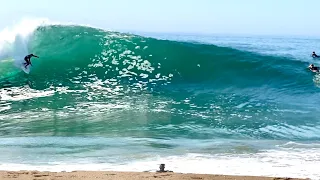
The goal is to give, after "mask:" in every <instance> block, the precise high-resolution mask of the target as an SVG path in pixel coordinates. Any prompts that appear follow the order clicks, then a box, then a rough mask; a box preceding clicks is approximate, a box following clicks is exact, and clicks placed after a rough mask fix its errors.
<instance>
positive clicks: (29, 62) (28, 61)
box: [24, 54, 39, 68]
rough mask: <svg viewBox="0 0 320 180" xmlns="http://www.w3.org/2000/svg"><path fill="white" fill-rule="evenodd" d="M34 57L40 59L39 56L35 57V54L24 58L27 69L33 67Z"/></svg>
mask: <svg viewBox="0 0 320 180" xmlns="http://www.w3.org/2000/svg"><path fill="white" fill-rule="evenodd" d="M32 57H36V58H39V57H38V56H36V55H34V54H29V55H27V56H26V57H24V60H25V61H26V62H25V63H24V64H25V68H27V66H29V65H31V66H32V64H31V58H32Z"/></svg>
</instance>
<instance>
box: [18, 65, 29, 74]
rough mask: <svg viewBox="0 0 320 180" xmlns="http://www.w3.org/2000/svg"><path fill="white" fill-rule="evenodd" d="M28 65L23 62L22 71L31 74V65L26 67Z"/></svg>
mask: <svg viewBox="0 0 320 180" xmlns="http://www.w3.org/2000/svg"><path fill="white" fill-rule="evenodd" d="M25 66H26V65H25V64H24V63H22V64H21V66H20V68H21V69H22V71H24V72H25V73H27V74H29V73H30V66H31V65H29V66H27V68H26V67H25Z"/></svg>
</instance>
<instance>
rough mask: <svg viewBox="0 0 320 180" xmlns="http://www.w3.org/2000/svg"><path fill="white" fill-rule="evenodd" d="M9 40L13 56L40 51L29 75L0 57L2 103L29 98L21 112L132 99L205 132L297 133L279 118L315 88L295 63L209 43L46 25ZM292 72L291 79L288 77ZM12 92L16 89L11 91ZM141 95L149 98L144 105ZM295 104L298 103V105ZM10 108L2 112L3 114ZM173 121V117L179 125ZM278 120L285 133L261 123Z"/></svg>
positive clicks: (306, 104) (12, 110)
mask: <svg viewBox="0 0 320 180" xmlns="http://www.w3.org/2000/svg"><path fill="white" fill-rule="evenodd" d="M13 45H14V48H16V49H17V47H19V48H18V49H22V51H21V50H20V51H19V50H17V51H15V54H14V56H15V57H21V58H20V59H18V60H19V61H21V59H22V57H23V56H24V54H26V52H28V53H34V54H36V55H38V56H40V58H39V59H32V60H33V67H32V69H31V73H30V74H29V75H26V74H24V73H23V72H21V71H19V69H15V70H13V69H12V68H11V69H10V68H7V67H6V66H9V65H8V64H10V63H8V62H10V61H7V62H5V61H4V62H3V64H4V66H3V67H6V69H7V71H3V72H1V73H3V74H2V75H1V77H2V87H10V88H6V89H5V88H3V89H2V91H3V97H2V101H5V102H7V101H8V102H11V103H17V104H16V105H17V106H19V104H20V103H21V102H20V100H23V99H30V101H28V104H29V106H28V108H26V112H27V111H30V110H36V109H38V108H39V106H45V109H48V110H63V109H65V108H68V107H70V108H71V107H72V108H75V109H74V111H75V113H76V114H77V113H78V115H80V114H81V115H83V112H82V108H83V106H85V107H87V108H90V107H93V104H94V103H105V102H112V101H114V102H116V103H115V104H122V105H124V107H127V108H129V109H130V108H133V109H134V107H132V106H131V104H130V103H133V102H134V104H135V103H138V104H143V105H144V106H148V107H147V109H148V111H151V112H152V111H158V110H160V109H162V110H165V111H166V112H167V113H173V114H174V115H179V114H180V113H182V114H185V115H187V116H190V117H189V118H191V119H193V116H195V117H197V118H196V119H197V120H196V122H197V123H200V124H201V123H204V124H206V125H213V126H214V127H215V128H213V129H211V130H210V131H214V130H215V129H216V128H217V127H218V128H225V129H227V130H230V129H231V130H235V129H236V130H237V133H243V134H250V136H251V135H253V134H252V133H255V132H259V133H258V134H255V135H254V136H259V137H260V136H263V137H286V138H289V139H291V138H293V137H297V138H303V137H304V135H302V136H301V134H300V133H298V130H295V129H292V128H291V127H290V124H286V123H288V122H287V119H286V118H293V117H292V113H298V114H301V112H305V113H302V114H306V113H307V112H309V111H310V108H312V105H314V103H312V101H307V102H306V101H305V100H306V99H308V95H310V94H312V93H313V92H315V91H316V90H317V88H315V87H314V83H313V82H312V81H310V75H309V74H308V72H306V71H305V70H304V69H303V68H301V67H302V66H304V65H305V64H304V63H303V62H301V61H295V60H292V59H289V58H285V57H276V56H266V55H259V54H257V53H252V52H246V51H240V50H236V49H232V48H228V47H218V46H215V45H210V44H201V43H191V42H179V41H170V40H159V39H154V38H147V37H143V36H137V35H132V34H124V33H118V32H108V31H104V30H101V29H96V28H91V27H85V26H71V25H70V26H64V25H48V26H39V27H38V28H37V29H36V30H35V31H34V32H33V33H32V34H31V35H30V36H28V41H24V39H23V38H21V37H20V36H17V37H16V39H15V42H14V43H13ZM21 47H24V48H25V49H26V50H23V48H21ZM14 48H13V49H14ZM15 61H17V59H15ZM8 69H10V71H8ZM12 71H14V72H16V74H15V73H13V72H12ZM17 72H19V73H17ZM297 74H298V76H300V77H299V78H298V79H297V78H294V77H296V76H297ZM301 75H304V76H305V77H301ZM5 76H8V77H5ZM13 91H14V92H15V93H17V94H15V95H11V94H12V92H13ZM23 93H24V94H23ZM149 98H151V99H152V101H155V102H154V103H155V104H153V105H151V104H148V105H147V104H145V101H146V100H147V99H149ZM309 98H310V97H309ZM311 98H314V95H313V96H311ZM311 98H310V99H311ZM131 101H133V102H131ZM163 101H164V102H163ZM46 102H49V103H48V104H46ZM300 102H304V107H299V105H298V103H300ZM91 103H92V104H91ZM162 103H164V104H162ZM175 106H176V107H175ZM280 106H283V107H282V108H284V107H285V108H284V109H279V107H280ZM121 107H123V106H121ZM169 107H171V108H169ZM29 108H30V109H29ZM159 108H160V109H159ZM301 108H302V109H301ZM297 109H299V111H297ZM69 110H70V109H69ZM15 111H16V110H15V108H10V109H9V110H5V112H6V114H11V113H17V112H15ZM99 111H100V110H99ZM72 112H73V111H72ZM89 112H90V111H88V115H89V116H91V115H90V113H89ZM19 113H24V112H23V111H22V112H21V111H20V112H19ZM66 113H68V114H70V112H66ZM70 115H72V114H70ZM171 115H172V114H171ZM179 116H180V115H179ZM286 116H288V117H286ZM304 116H305V115H303V116H302V117H304ZM181 117H182V116H181ZM310 118H311V119H312V117H310ZM124 119H126V118H124ZM178 119H179V120H177V122H176V123H178V124H179V123H182V120H181V119H180V118H178ZM243 120H246V121H243ZM302 121H303V120H300V119H299V120H297V121H294V123H298V124H300V123H302ZM307 121H308V120H307ZM186 122H188V121H186ZM243 123H245V125H243ZM279 124H282V125H281V126H283V128H286V131H281V132H278V131H277V130H276V129H272V130H270V129H268V128H270V127H273V126H274V125H276V126H277V125H279ZM239 128H240V129H239ZM243 128H244V129H243ZM246 128H249V129H250V131H248V129H246ZM265 128H267V130H266V129H265ZM310 128H311V127H310ZM312 128H315V127H312ZM242 130H243V132H242ZM261 131H262V132H261ZM274 131H275V132H274ZM292 131H293V132H292ZM296 131H297V132H296ZM226 133H229V132H226ZM285 133H290V136H289V135H288V134H285ZM295 133H297V134H296V135H292V134H295ZM311 136H314V137H315V138H319V137H320V135H319V134H313V135H311Z"/></svg>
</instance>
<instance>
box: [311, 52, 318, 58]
mask: <svg viewBox="0 0 320 180" xmlns="http://www.w3.org/2000/svg"><path fill="white" fill-rule="evenodd" d="M311 56H312V57H313V58H318V57H320V56H318V55H317V54H316V53H315V52H314V51H313V52H312V55H311Z"/></svg>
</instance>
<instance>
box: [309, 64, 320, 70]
mask: <svg viewBox="0 0 320 180" xmlns="http://www.w3.org/2000/svg"><path fill="white" fill-rule="evenodd" d="M309 69H310V71H312V72H319V67H316V66H314V65H313V64H310V66H309Z"/></svg>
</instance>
